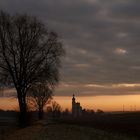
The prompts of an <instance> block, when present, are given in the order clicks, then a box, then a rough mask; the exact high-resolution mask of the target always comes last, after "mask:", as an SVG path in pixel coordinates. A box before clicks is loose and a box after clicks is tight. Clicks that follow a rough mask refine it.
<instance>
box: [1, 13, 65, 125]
mask: <svg viewBox="0 0 140 140" xmlns="http://www.w3.org/2000/svg"><path fill="white" fill-rule="evenodd" d="M63 54H64V49H63V47H62V44H61V42H60V41H58V36H57V34H56V33H54V32H50V31H48V28H47V27H46V26H44V24H43V23H42V22H40V21H39V20H38V19H37V18H36V17H31V16H28V15H18V14H17V15H13V16H11V15H9V14H7V13H5V12H3V11H1V12H0V76H1V79H0V80H1V82H2V81H3V83H5V84H7V85H10V86H14V87H15V89H16V91H17V97H18V102H19V108H20V123H21V126H22V127H24V126H26V125H27V106H26V94H27V91H28V90H29V89H30V87H31V86H32V85H34V84H36V83H38V82H41V83H46V84H50V85H53V86H55V85H56V84H57V83H58V81H59V67H60V58H61V56H62V55H63Z"/></svg>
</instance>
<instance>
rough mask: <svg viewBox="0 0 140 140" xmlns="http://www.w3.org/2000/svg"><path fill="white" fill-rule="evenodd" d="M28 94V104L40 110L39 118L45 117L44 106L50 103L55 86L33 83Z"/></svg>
mask: <svg viewBox="0 0 140 140" xmlns="http://www.w3.org/2000/svg"><path fill="white" fill-rule="evenodd" d="M28 92H29V93H28V96H27V104H28V106H29V108H30V106H31V107H33V108H34V109H35V110H37V111H38V118H39V119H43V114H44V110H43V109H44V107H45V106H46V105H47V104H49V103H50V101H51V99H52V93H53V87H52V86H49V85H47V84H46V83H45V84H44V83H38V84H35V85H33V86H32V87H31V88H30V89H29V91H28Z"/></svg>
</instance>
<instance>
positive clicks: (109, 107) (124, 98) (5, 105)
mask: <svg viewBox="0 0 140 140" xmlns="http://www.w3.org/2000/svg"><path fill="white" fill-rule="evenodd" d="M71 99H72V97H70V96H54V100H55V101H56V102H57V103H59V104H60V105H61V107H62V109H63V110H64V109H66V108H68V109H69V110H71ZM76 102H80V103H81V106H82V107H83V108H85V109H93V110H95V111H96V110H97V109H102V110H103V111H123V106H124V110H125V111H136V110H137V111H139V110H140V95H120V96H119V95H118V96H76ZM0 109H4V110H17V109H18V102H17V99H16V98H6V97H5V98H4V97H3V98H0Z"/></svg>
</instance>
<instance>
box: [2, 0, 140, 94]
mask: <svg viewBox="0 0 140 140" xmlns="http://www.w3.org/2000/svg"><path fill="white" fill-rule="evenodd" d="M0 9H2V10H5V11H7V12H9V13H11V14H13V13H27V14H29V15H35V16H37V17H38V18H40V19H41V20H42V21H43V22H44V23H45V24H46V25H47V26H48V27H49V28H50V29H52V30H54V31H56V32H57V33H58V35H59V37H60V39H61V40H62V42H63V45H64V48H65V49H66V56H65V58H64V59H63V60H62V68H61V82H60V85H59V88H58V89H57V90H56V95H72V94H73V93H76V94H78V95H126V94H140V1H139V0H0Z"/></svg>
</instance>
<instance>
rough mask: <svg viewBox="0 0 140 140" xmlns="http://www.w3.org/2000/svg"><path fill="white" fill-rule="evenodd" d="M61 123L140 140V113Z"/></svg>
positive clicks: (62, 121)
mask: <svg viewBox="0 0 140 140" xmlns="http://www.w3.org/2000/svg"><path fill="white" fill-rule="evenodd" d="M59 121H60V122H61V123H64V124H76V125H79V126H84V127H91V128H96V129H100V130H104V131H107V132H111V133H121V134H123V135H127V136H130V137H131V136H132V137H133V136H134V137H138V138H139V139H140V112H126V113H118V114H102V115H94V116H92V117H81V118H78V119H71V118H65V119H61V120H59Z"/></svg>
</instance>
